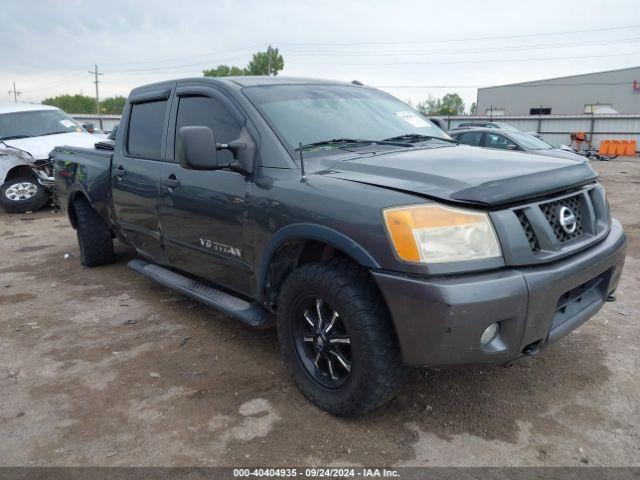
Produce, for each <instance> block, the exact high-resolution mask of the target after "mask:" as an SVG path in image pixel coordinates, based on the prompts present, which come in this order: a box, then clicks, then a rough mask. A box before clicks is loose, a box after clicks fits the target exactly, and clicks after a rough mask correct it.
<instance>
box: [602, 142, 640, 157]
mask: <svg viewBox="0 0 640 480" xmlns="http://www.w3.org/2000/svg"><path fill="white" fill-rule="evenodd" d="M636 148H637V141H636V140H601V141H600V146H599V148H598V153H599V154H600V155H625V156H630V157H634V156H635V155H636Z"/></svg>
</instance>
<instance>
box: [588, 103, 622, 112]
mask: <svg viewBox="0 0 640 480" xmlns="http://www.w3.org/2000/svg"><path fill="white" fill-rule="evenodd" d="M584 113H618V111H617V110H616V109H615V108H613V105H611V104H610V103H588V104H586V105H585V106H584Z"/></svg>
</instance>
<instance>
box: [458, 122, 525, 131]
mask: <svg viewBox="0 0 640 480" xmlns="http://www.w3.org/2000/svg"><path fill="white" fill-rule="evenodd" d="M464 128H497V129H500V130H510V131H512V132H519V131H520V130H518V129H517V128H516V127H514V126H513V125H509V124H508V123H503V122H485V121H481V120H479V121H473V122H461V123H459V124H458V125H456V126H455V127H453V128H451V129H450V130H460V129H464Z"/></svg>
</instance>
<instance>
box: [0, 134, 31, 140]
mask: <svg viewBox="0 0 640 480" xmlns="http://www.w3.org/2000/svg"><path fill="white" fill-rule="evenodd" d="M31 137H33V135H9V136H8V137H0V141H4V140H19V139H21V138H31Z"/></svg>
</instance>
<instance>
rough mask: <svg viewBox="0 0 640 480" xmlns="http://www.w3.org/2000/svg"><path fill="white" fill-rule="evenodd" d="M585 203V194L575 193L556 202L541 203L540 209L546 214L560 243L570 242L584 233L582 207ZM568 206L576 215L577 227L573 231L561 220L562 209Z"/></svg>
mask: <svg viewBox="0 0 640 480" xmlns="http://www.w3.org/2000/svg"><path fill="white" fill-rule="evenodd" d="M583 205H584V195H582V194H579V195H574V196H573V197H567V198H563V199H561V200H556V201H555V202H549V203H543V204H540V210H541V211H542V213H543V214H544V216H545V218H546V219H547V222H549V226H550V227H551V229H552V230H553V233H554V234H555V236H556V238H557V239H558V241H559V242H560V243H564V242H568V241H569V240H573V239H574V238H578V237H580V236H582V234H583V233H584V229H583V225H582V224H583V222H582V209H583ZM562 207H567V208H569V209H570V210H571V212H572V213H573V214H574V215H575V222H576V228H575V230H574V231H573V232H568V231H566V230H565V229H564V228H562V225H561V224H560V222H559V216H560V209H562Z"/></svg>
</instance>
